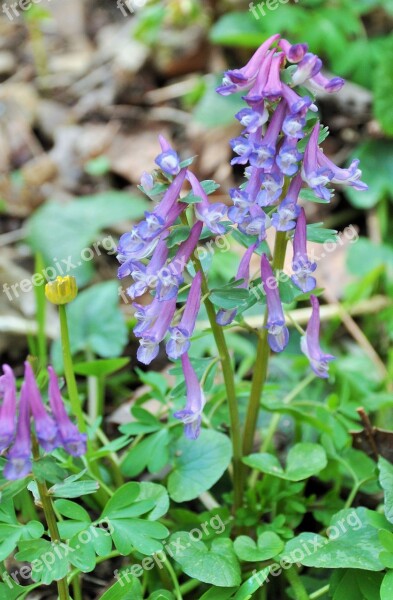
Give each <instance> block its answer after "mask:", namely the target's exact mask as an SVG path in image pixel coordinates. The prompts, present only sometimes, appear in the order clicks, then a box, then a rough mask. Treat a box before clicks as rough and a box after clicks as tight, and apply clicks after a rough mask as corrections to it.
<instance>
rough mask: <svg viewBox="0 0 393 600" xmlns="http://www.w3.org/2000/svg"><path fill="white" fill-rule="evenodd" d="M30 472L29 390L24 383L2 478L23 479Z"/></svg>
mask: <svg viewBox="0 0 393 600" xmlns="http://www.w3.org/2000/svg"><path fill="white" fill-rule="evenodd" d="M31 470H32V460H31V434H30V407H29V390H28V385H27V384H26V382H25V381H24V382H23V384H22V388H21V392H20V401H19V418H18V424H17V428H16V436H15V441H14V444H13V446H12V448H11V449H10V450H9V452H8V454H7V463H6V465H5V467H4V471H3V474H4V477H5V478H6V479H9V480H11V481H13V480H16V479H23V478H24V477H26V476H27V475H28V474H29V473H31Z"/></svg>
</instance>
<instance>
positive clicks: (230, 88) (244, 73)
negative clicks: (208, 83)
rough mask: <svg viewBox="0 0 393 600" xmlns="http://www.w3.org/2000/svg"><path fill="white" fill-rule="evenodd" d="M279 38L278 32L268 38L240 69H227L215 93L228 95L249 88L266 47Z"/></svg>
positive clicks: (264, 55)
mask: <svg viewBox="0 0 393 600" xmlns="http://www.w3.org/2000/svg"><path fill="white" fill-rule="evenodd" d="M279 38H280V34H279V33H277V34H275V35H272V36H271V37H270V38H268V39H267V40H266V41H265V42H264V43H263V44H262V45H261V46H260V47H259V48H258V50H257V51H256V52H255V53H254V54H253V56H252V57H251V58H250V60H249V61H248V63H247V64H246V65H245V66H244V67H243V68H242V69H234V70H232V71H227V72H226V73H225V74H224V79H223V82H222V85H220V86H219V87H218V88H217V90H216V91H217V93H218V94H221V95H222V96H229V95H230V94H234V93H236V92H239V91H242V90H247V89H249V88H250V87H251V86H252V84H253V83H254V81H255V79H256V77H257V75H258V72H259V70H260V68H261V64H262V63H263V60H264V58H265V57H266V54H267V51H268V49H269V48H270V46H271V45H272V44H273V43H274V42H275V41H276V40H278V39H279Z"/></svg>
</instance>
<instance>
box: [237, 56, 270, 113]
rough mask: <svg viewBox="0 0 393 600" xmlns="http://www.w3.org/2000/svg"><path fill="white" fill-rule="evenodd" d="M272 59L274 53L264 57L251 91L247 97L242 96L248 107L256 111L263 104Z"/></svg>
mask: <svg viewBox="0 0 393 600" xmlns="http://www.w3.org/2000/svg"><path fill="white" fill-rule="evenodd" d="M273 57H274V51H273V50H271V51H270V52H268V53H267V54H266V57H265V59H264V61H263V63H262V64H261V68H260V69H259V73H258V76H257V78H256V80H255V83H254V85H253V86H252V88H251V90H250V91H249V92H248V94H247V96H243V100H245V101H246V102H247V104H248V105H249V106H251V107H252V108H254V110H257V109H258V107H259V106H260V105H261V103H262V102H264V99H265V87H266V84H267V80H268V78H269V73H270V69H271V66H272V62H273Z"/></svg>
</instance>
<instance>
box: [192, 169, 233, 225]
mask: <svg viewBox="0 0 393 600" xmlns="http://www.w3.org/2000/svg"><path fill="white" fill-rule="evenodd" d="M187 179H188V181H189V182H190V184H191V187H192V191H193V193H194V195H195V196H198V197H199V198H201V202H198V204H195V214H196V216H197V218H198V219H199V220H200V221H202V222H203V223H204V225H206V227H207V228H208V229H210V231H212V232H213V233H217V234H218V235H221V234H223V233H225V227H224V226H223V225H222V224H221V223H220V221H221V220H222V219H223V218H224V217H225V216H226V214H227V210H228V209H227V207H226V205H225V204H223V203H221V202H216V203H212V204H210V202H209V199H208V197H207V195H206V192H205V190H204V189H203V187H202V185H201V184H200V182H199V181H198V179H197V178H196V177H195V175H194V173H192V172H191V171H188V173H187Z"/></svg>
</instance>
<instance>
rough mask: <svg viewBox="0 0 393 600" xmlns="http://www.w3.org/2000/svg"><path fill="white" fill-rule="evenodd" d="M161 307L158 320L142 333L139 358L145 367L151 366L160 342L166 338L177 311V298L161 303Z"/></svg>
mask: <svg viewBox="0 0 393 600" xmlns="http://www.w3.org/2000/svg"><path fill="white" fill-rule="evenodd" d="M160 305H161V306H160V312H159V314H158V315H157V318H156V320H155V321H154V323H153V325H152V326H151V327H150V328H149V329H147V330H145V331H144V332H143V333H142V335H141V339H140V341H139V343H140V346H139V348H138V352H137V358H138V360H139V362H141V363H143V364H144V365H149V364H150V363H151V361H152V360H154V359H155V358H156V356H157V355H158V351H159V345H160V342H162V340H163V339H164V337H165V336H166V334H167V332H168V329H169V326H170V324H171V322H172V319H173V317H174V314H175V311H176V297H174V298H171V299H170V300H168V301H167V302H161V303H160Z"/></svg>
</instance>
